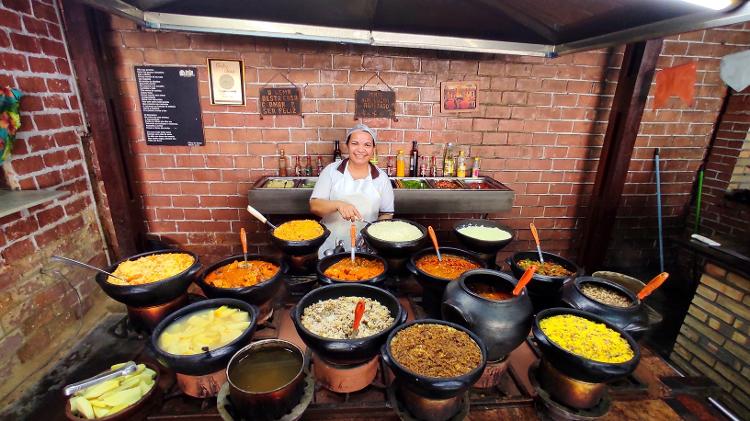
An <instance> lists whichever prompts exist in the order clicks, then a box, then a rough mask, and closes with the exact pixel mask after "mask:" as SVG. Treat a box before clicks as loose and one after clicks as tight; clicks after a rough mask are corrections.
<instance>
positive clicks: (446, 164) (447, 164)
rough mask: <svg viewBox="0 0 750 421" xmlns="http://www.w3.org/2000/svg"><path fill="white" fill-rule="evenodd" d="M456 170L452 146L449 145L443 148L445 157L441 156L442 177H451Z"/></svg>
mask: <svg viewBox="0 0 750 421" xmlns="http://www.w3.org/2000/svg"><path fill="white" fill-rule="evenodd" d="M455 170H456V167H455V166H454V161H453V144H452V143H449V144H448V146H447V147H446V148H445V155H444V156H443V177H453V172H454V171H455Z"/></svg>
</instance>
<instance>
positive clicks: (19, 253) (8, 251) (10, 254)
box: [0, 239, 34, 262]
mask: <svg viewBox="0 0 750 421" xmlns="http://www.w3.org/2000/svg"><path fill="white" fill-rule="evenodd" d="M32 253H34V243H32V242H31V239H24V240H21V241H18V242H15V243H13V244H11V245H9V246H8V247H6V248H5V249H4V250H2V251H0V256H2V257H3V259H4V260H5V261H6V262H13V261H17V260H20V259H22V258H24V257H27V256H29V255H31V254H32Z"/></svg>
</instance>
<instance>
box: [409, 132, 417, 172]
mask: <svg viewBox="0 0 750 421" xmlns="http://www.w3.org/2000/svg"><path fill="white" fill-rule="evenodd" d="M418 171H419V151H418V150H417V141H416V140H414V141H412V142H411V152H409V177H416V176H417V172H418Z"/></svg>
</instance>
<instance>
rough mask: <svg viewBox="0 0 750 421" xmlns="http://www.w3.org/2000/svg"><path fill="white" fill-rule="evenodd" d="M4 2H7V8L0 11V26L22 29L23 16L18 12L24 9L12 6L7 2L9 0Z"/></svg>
mask: <svg viewBox="0 0 750 421" xmlns="http://www.w3.org/2000/svg"><path fill="white" fill-rule="evenodd" d="M11 1H13V0H11ZM22 1H23V0H22ZM4 3H6V4H5V7H6V8H5V9H3V11H2V13H0V27H1V28H7V29H10V30H17V31H20V30H22V29H23V28H22V27H21V16H20V15H19V14H18V13H16V12H21V11H22V10H20V9H18V8H16V7H11V6H10V5H8V4H7V1H6V2H4ZM26 3H28V0H27V1H26Z"/></svg>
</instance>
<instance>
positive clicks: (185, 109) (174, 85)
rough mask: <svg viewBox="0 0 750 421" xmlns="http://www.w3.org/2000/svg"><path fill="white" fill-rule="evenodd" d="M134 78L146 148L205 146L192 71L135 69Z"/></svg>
mask: <svg viewBox="0 0 750 421" xmlns="http://www.w3.org/2000/svg"><path fill="white" fill-rule="evenodd" d="M135 77H136V82H137V84H138V95H139V96H140V99H141V113H142V114H143V127H144V130H145V132H146V144H148V145H159V146H202V145H204V144H205V138H204V136H203V121H202V120H201V105H200V97H199V95H198V72H197V71H196V69H195V67H166V66H136V67H135Z"/></svg>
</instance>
